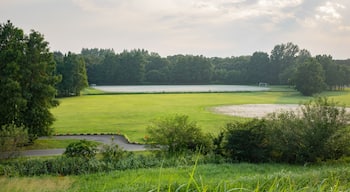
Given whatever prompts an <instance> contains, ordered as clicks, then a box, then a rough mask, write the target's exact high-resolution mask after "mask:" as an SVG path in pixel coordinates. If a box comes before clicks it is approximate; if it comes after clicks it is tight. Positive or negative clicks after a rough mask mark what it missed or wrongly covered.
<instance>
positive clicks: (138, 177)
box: [0, 163, 350, 192]
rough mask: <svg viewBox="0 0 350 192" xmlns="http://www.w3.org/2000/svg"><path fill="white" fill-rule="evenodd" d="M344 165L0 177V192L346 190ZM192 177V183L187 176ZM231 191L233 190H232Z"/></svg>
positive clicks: (232, 166)
mask: <svg viewBox="0 0 350 192" xmlns="http://www.w3.org/2000/svg"><path fill="white" fill-rule="evenodd" d="M349 175H350V168H349V166H348V165H347V164H345V163H344V164H339V163H338V164H334V165H330V164H329V165H313V166H296V165H282V164H259V165H256V164H248V163H236V164H221V165H216V164H206V165H199V166H197V167H194V166H189V167H187V166H184V167H174V168H154V169H136V170H126V171H113V172H110V173H96V174H89V175H81V176H65V177H62V176H41V177H32V178H28V177H23V178H19V177H13V178H8V177H2V178H1V177H0V186H2V190H1V191H87V192H88V191H151V190H154V191H158V190H159V191H175V190H176V189H179V188H181V189H182V190H181V191H186V188H187V186H188V184H191V186H190V188H191V189H192V190H190V191H193V189H197V191H229V190H231V191H257V192H258V191H347V190H349V188H350V180H349ZM191 176H193V179H192V177H191ZM233 189H236V190H233Z"/></svg>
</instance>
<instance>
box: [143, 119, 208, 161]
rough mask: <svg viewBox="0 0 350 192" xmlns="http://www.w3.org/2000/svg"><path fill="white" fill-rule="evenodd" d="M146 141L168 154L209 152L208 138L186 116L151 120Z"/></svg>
mask: <svg viewBox="0 0 350 192" xmlns="http://www.w3.org/2000/svg"><path fill="white" fill-rule="evenodd" d="M147 132H148V135H149V139H148V141H149V142H151V143H153V144H158V145H161V146H162V147H163V148H162V149H163V150H164V151H166V152H167V153H168V154H179V153H183V152H186V151H196V150H199V149H201V151H202V152H208V151H210V150H211V141H210V138H209V137H208V136H206V135H204V134H203V132H202V130H201V129H200V128H199V127H198V126H197V123H196V122H194V121H190V120H189V117H188V116H187V115H178V114H177V115H174V116H168V117H165V118H163V119H156V120H153V121H152V123H151V125H150V126H148V128H147Z"/></svg>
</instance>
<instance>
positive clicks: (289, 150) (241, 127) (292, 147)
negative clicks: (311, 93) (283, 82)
mask: <svg viewBox="0 0 350 192" xmlns="http://www.w3.org/2000/svg"><path fill="white" fill-rule="evenodd" d="M347 122H349V116H348V115H347V114H346V113H345V108H344V107H338V105H337V103H336V102H334V101H330V100H328V99H327V98H321V97H319V98H315V99H313V100H311V101H309V102H307V103H304V104H303V105H301V106H300V113H296V112H293V111H284V112H282V113H279V114H276V113H272V114H269V115H268V116H267V118H266V119H261V120H259V119H253V120H250V121H248V122H236V123H229V124H227V125H226V130H225V131H224V137H223V138H222V136H221V135H219V136H218V137H217V138H216V139H215V140H214V144H215V149H216V151H217V152H216V153H217V154H220V153H222V154H223V155H224V156H227V157H229V158H231V159H232V160H236V161H247V162H264V161H275V162H285V163H307V162H317V161H325V160H336V159H339V158H341V157H343V156H346V155H349V154H350V128H349V127H348V125H347ZM220 146H223V147H222V148H220ZM220 149H222V151H220Z"/></svg>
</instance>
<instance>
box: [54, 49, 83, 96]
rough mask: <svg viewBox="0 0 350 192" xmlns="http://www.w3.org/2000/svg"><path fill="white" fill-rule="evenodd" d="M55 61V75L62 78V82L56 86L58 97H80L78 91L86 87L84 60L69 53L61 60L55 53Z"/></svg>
mask: <svg viewBox="0 0 350 192" xmlns="http://www.w3.org/2000/svg"><path fill="white" fill-rule="evenodd" d="M55 59H56V63H57V73H58V74H59V75H61V77H62V81H61V82H60V83H59V84H58V85H57V88H58V95H59V96H62V97H68V96H73V95H75V96H78V95H80V91H81V90H83V89H84V88H85V87H87V86H88V82H87V75H86V68H85V61H84V59H83V58H82V57H81V56H79V55H76V54H73V53H70V52H69V53H68V54H67V55H65V56H63V58H62V56H61V57H60V56H59V54H57V53H56V54H55Z"/></svg>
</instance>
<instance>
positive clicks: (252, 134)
mask: <svg viewBox="0 0 350 192" xmlns="http://www.w3.org/2000/svg"><path fill="white" fill-rule="evenodd" d="M219 137H220V135H219ZM217 140H219V139H217ZM223 142H224V144H223V149H224V150H223V151H224V154H225V155H226V156H228V157H230V158H231V159H232V160H234V161H245V162H255V163H256V162H266V161H268V160H269V154H270V143H269V141H268V139H267V135H266V122H265V120H259V119H254V120H251V121H248V122H236V123H228V124H227V125H226V135H225V138H224V141H223Z"/></svg>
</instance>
